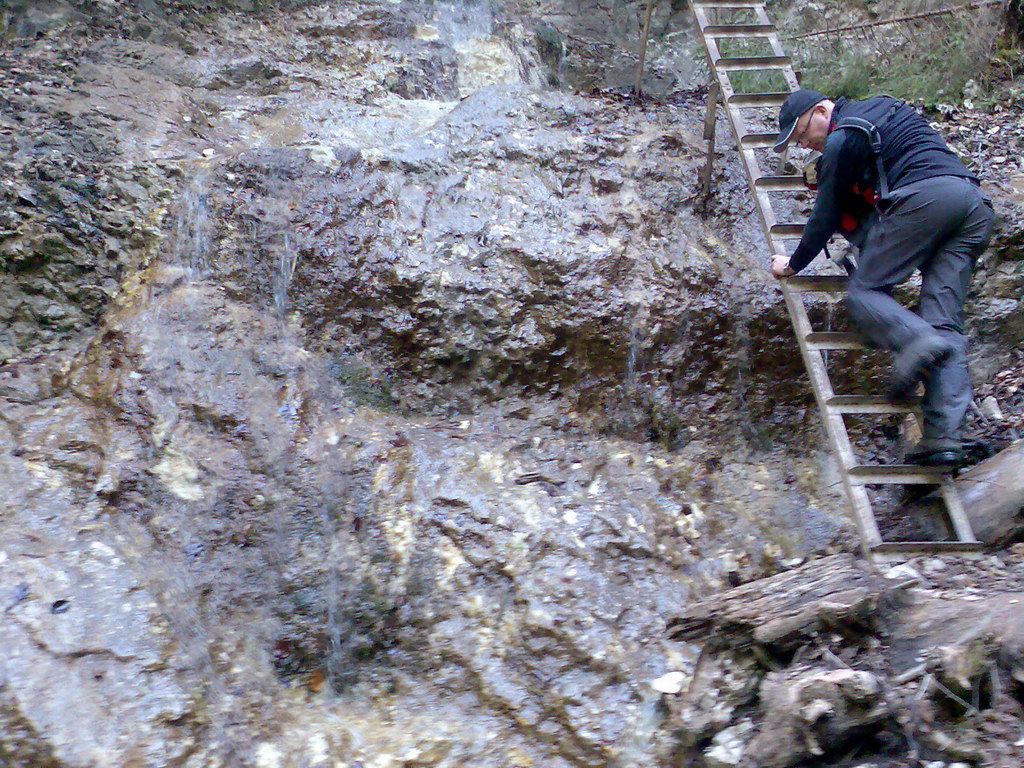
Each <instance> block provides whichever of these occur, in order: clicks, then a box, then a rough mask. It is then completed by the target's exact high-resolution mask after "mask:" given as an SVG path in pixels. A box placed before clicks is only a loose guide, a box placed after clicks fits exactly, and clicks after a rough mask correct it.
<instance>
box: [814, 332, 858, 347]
mask: <svg viewBox="0 0 1024 768" xmlns="http://www.w3.org/2000/svg"><path fill="white" fill-rule="evenodd" d="M804 340H805V341H806V342H807V346H808V347H810V348H811V349H864V348H865V347H864V339H863V337H862V336H861V335H860V334H859V333H845V332H839V331H814V332H812V333H808V334H807V335H806V336H804Z"/></svg>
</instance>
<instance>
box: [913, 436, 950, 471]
mask: <svg viewBox="0 0 1024 768" xmlns="http://www.w3.org/2000/svg"><path fill="white" fill-rule="evenodd" d="M962 458H963V448H962V447H961V444H960V441H959V440H953V439H950V438H941V437H940V438H929V437H923V438H921V441H920V442H919V443H918V444H917V445H915V446H914V447H913V448H912V449H911V450H910V452H909V453H907V455H906V456H905V457H904V458H903V461H904V462H906V463H907V464H917V465H919V466H922V467H946V468H948V469H953V468H954V467H956V466H957V465H958V464H959V463H960V461H961V459H962Z"/></svg>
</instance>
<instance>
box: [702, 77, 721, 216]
mask: <svg viewBox="0 0 1024 768" xmlns="http://www.w3.org/2000/svg"><path fill="white" fill-rule="evenodd" d="M720 94H721V87H720V86H719V85H718V81H717V80H712V81H711V85H709V86H708V104H707V113H706V114H705V115H704V140H705V141H706V142H707V143H708V156H707V160H706V161H705V162H704V170H702V171H701V173H700V196H701V201H702V204H704V205H706V204H707V202H708V200H709V199H710V198H711V171H712V170H713V168H714V164H715V118H716V117H717V116H718V99H719V96H720Z"/></svg>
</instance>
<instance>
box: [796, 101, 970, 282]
mask: <svg viewBox="0 0 1024 768" xmlns="http://www.w3.org/2000/svg"><path fill="white" fill-rule="evenodd" d="M896 103H897V102H896V100H895V99H893V98H892V97H891V96H875V97H873V98H870V99H865V100H864V101H848V100H847V99H843V98H840V99H837V100H836V103H835V108H834V109H833V110H832V127H831V130H830V133H829V137H828V139H827V140H826V142H825V148H824V151H823V152H822V156H821V162H820V164H819V166H818V196H817V199H816V200H815V201H814V208H813V210H812V211H811V215H810V217H809V218H808V220H807V224H806V226H805V227H804V233H803V237H802V238H801V239H800V244H799V245H798V246H797V248H796V250H795V251H794V252H793V256H792V257H791V258H790V260H789V266H790V267H791V268H792V269H793V270H795V271H797V272H799V271H800V270H801V269H803V268H804V267H806V266H807V265H808V264H810V263H811V261H813V260H814V257H815V256H817V255H818V254H819V253H820V252H821V250H822V249H823V248H824V247H825V245H826V243H828V239H829V238H830V237H832V235H833V234H835V233H836V231H838V230H839V224H840V219H841V215H842V213H843V212H844V211H846V212H850V211H851V210H852V211H857V210H858V209H859V210H861V211H863V208H864V199H863V197H861V196H860V195H858V194H857V193H856V192H855V191H854V190H855V189H857V188H860V189H863V188H864V187H865V186H870V187H873V188H875V189H878V179H877V172H876V170H875V168H876V163H875V158H874V156H873V154H872V152H871V148H870V146H869V143H868V138H867V136H866V135H865V134H864V133H863V132H861V131H854V130H849V129H844V130H839V131H837V130H835V127H836V125H837V124H838V123H839V122H840V121H841V120H843V119H844V118H847V117H860V118H863V119H865V120H868V121H870V122H871V123H873V124H875V125H876V126H878V130H879V134H880V135H881V138H882V164H883V165H884V166H885V175H886V180H887V182H888V185H889V189H890V190H893V189H898V188H899V187H902V186H905V185H907V184H911V183H913V182H915V181H920V180H921V179H928V178H932V177H935V176H963V177H965V178H969V179H974V181H975V182H977V177H975V176H974V174H972V173H971V172H970V171H968V170H967V168H966V167H965V166H964V164H963V163H961V162H960V160H959V158H957V156H956V155H954V154H953V153H952V152H951V151H950V149H949V147H947V146H946V143H945V142H944V141H943V140H942V137H940V136H939V134H937V133H936V132H935V131H934V130H933V129H932V127H931V126H930V125H928V122H927V121H926V120H925V119H924V118H923V117H921V116H920V115H919V114H917V112H916V111H915V110H914V109H913V107H910V106H908V105H906V104H901V105H900V106H899V107H898V108H897V109H896V110H895V111H894V112H893V110H892V108H893V106H894V105H895V104H896ZM890 113H891V115H890ZM887 115H888V116H889V119H888V120H886V119H885V118H886V116H887ZM883 121H884V123H883ZM882 205H883V207H884V201H883V202H882Z"/></svg>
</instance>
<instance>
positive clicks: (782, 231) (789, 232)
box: [768, 224, 804, 237]
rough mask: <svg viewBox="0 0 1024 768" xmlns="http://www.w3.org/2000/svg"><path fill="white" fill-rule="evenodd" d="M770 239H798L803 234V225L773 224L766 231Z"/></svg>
mask: <svg viewBox="0 0 1024 768" xmlns="http://www.w3.org/2000/svg"><path fill="white" fill-rule="evenodd" d="M768 233H769V234H770V235H771V236H772V237H800V236H801V235H803V233H804V225H803V224H774V225H772V228H771V229H769V230H768Z"/></svg>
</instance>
